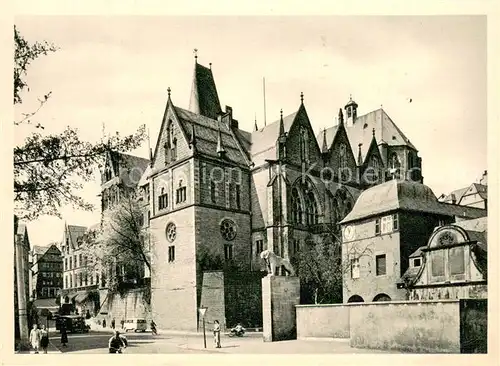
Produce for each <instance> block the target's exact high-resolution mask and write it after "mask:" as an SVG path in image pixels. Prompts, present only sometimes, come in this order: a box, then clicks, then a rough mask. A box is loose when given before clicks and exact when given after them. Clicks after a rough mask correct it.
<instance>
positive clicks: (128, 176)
mask: <svg viewBox="0 0 500 366" xmlns="http://www.w3.org/2000/svg"><path fill="white" fill-rule="evenodd" d="M110 155H111V163H112V166H113V169H114V171H115V175H119V174H120V175H121V179H122V183H123V184H124V185H125V186H126V187H130V188H133V187H136V186H137V184H138V182H139V181H140V179H141V177H142V174H143V172H144V170H146V167H147V166H148V165H149V160H148V159H144V158H141V157H139V156H134V155H129V154H124V153H121V152H116V151H112V152H111V154H110Z"/></svg>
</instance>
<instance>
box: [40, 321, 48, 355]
mask: <svg viewBox="0 0 500 366" xmlns="http://www.w3.org/2000/svg"><path fill="white" fill-rule="evenodd" d="M48 346H49V332H48V330H47V329H46V328H45V324H44V325H42V329H40V347H41V348H42V350H43V353H47V347H48Z"/></svg>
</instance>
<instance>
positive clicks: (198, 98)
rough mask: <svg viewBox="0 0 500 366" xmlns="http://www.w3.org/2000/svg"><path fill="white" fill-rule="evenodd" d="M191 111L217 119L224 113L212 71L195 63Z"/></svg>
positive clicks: (190, 102) (190, 103)
mask: <svg viewBox="0 0 500 366" xmlns="http://www.w3.org/2000/svg"><path fill="white" fill-rule="evenodd" d="M189 110H190V111H192V112H194V113H196V114H201V115H202V116H205V117H209V118H212V119H215V120H216V119H217V116H218V115H219V114H220V113H221V112H222V109H221V106H220V102H219V96H218V94H217V88H216V86H215V81H214V77H213V74H212V70H210V69H209V68H206V67H205V66H202V65H200V64H198V62H196V63H195V66H194V76H193V85H192V89H191V99H190V101H189Z"/></svg>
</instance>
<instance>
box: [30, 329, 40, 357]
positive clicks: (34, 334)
mask: <svg viewBox="0 0 500 366" xmlns="http://www.w3.org/2000/svg"><path fill="white" fill-rule="evenodd" d="M30 343H31V347H33V349H34V350H35V353H38V348H39V347H40V330H39V329H38V325H37V324H36V323H35V324H33V329H31V332H30Z"/></svg>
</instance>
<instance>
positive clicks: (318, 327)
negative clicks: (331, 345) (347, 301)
mask: <svg viewBox="0 0 500 366" xmlns="http://www.w3.org/2000/svg"><path fill="white" fill-rule="evenodd" d="M349 309H350V305H297V306H296V312H297V339H305V338H349Z"/></svg>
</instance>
